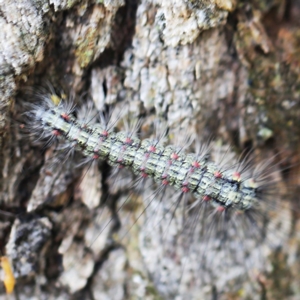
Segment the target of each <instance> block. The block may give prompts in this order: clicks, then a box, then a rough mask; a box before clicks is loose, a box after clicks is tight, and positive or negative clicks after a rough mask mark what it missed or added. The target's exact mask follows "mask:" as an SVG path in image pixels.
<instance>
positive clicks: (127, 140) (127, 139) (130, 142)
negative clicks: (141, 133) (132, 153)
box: [125, 137, 132, 145]
mask: <svg viewBox="0 0 300 300" xmlns="http://www.w3.org/2000/svg"><path fill="white" fill-rule="evenodd" d="M125 144H129V145H130V144H132V139H131V138H130V137H127V138H126V139H125Z"/></svg>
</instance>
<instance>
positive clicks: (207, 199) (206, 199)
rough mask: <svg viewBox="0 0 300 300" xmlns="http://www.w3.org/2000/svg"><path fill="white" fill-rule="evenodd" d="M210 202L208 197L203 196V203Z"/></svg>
mask: <svg viewBox="0 0 300 300" xmlns="http://www.w3.org/2000/svg"><path fill="white" fill-rule="evenodd" d="M210 200H211V197H210V196H207V195H205V196H204V197H203V201H204V202H208V201H210Z"/></svg>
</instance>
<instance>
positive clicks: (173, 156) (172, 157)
mask: <svg viewBox="0 0 300 300" xmlns="http://www.w3.org/2000/svg"><path fill="white" fill-rule="evenodd" d="M178 158H179V155H178V154H177V153H176V152H174V153H172V154H171V159H175V160H177V159H178Z"/></svg>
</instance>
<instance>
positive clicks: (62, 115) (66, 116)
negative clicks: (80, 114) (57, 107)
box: [60, 112, 70, 121]
mask: <svg viewBox="0 0 300 300" xmlns="http://www.w3.org/2000/svg"><path fill="white" fill-rule="evenodd" d="M60 116H61V117H62V118H63V119H64V120H65V121H69V120H70V116H69V115H68V114H67V113H66V112H63V113H61V114H60Z"/></svg>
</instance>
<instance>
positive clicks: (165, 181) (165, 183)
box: [161, 179, 169, 185]
mask: <svg viewBox="0 0 300 300" xmlns="http://www.w3.org/2000/svg"><path fill="white" fill-rule="evenodd" d="M161 183H162V184H163V185H168V184H169V181H168V180H166V179H164V180H163V181H162V182H161Z"/></svg>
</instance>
